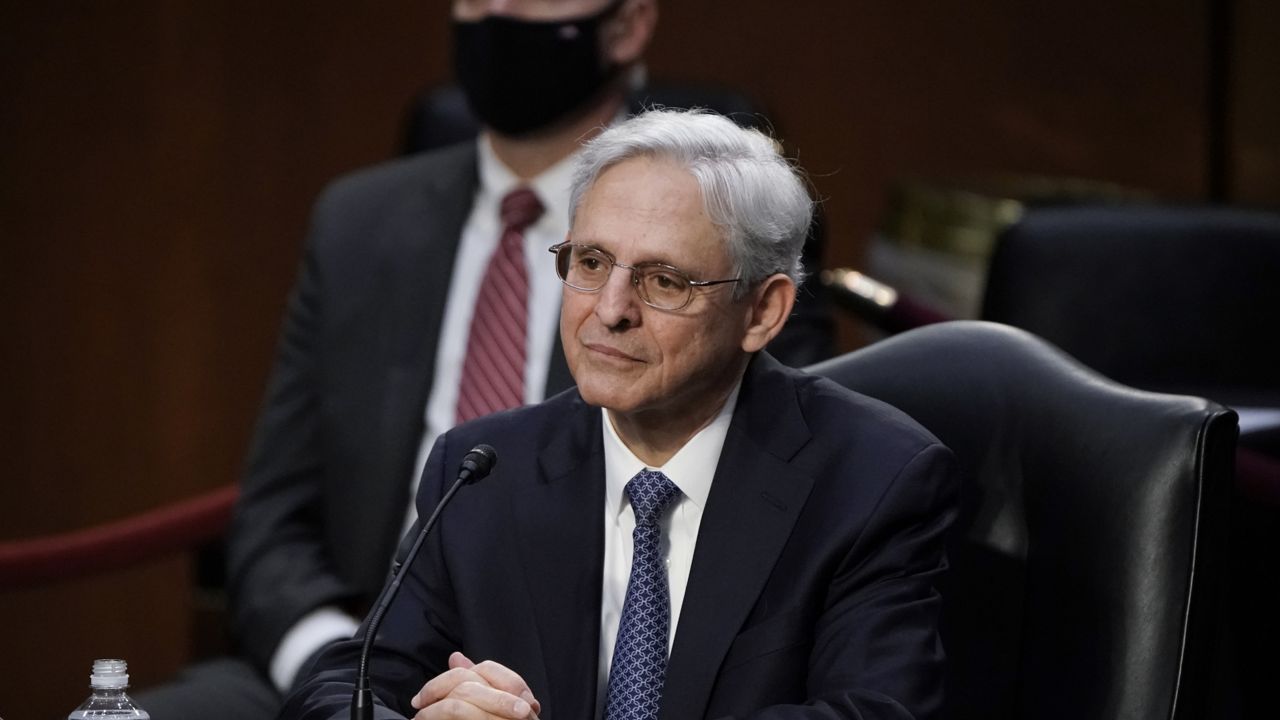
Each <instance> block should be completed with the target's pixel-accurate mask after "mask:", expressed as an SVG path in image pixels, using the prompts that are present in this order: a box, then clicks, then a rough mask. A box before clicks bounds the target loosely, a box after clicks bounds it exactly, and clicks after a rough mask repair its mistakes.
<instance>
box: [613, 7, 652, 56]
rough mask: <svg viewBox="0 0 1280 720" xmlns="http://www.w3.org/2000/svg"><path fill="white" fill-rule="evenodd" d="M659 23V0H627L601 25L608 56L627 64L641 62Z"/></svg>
mask: <svg viewBox="0 0 1280 720" xmlns="http://www.w3.org/2000/svg"><path fill="white" fill-rule="evenodd" d="M657 26H658V1H657V0H623V2H622V7H620V8H618V10H617V12H615V13H614V14H613V16H612V17H610V18H609V19H608V20H606V21H605V23H604V27H603V28H601V30H602V32H603V34H604V38H603V41H604V52H605V57H607V58H608V59H609V60H610V61H611V62H613V63H614V64H616V65H621V66H624V67H625V66H627V65H631V64H633V63H635V62H638V61H639V60H640V58H641V57H643V56H644V51H645V49H646V48H647V47H649V40H651V39H652V38H653V30H654V28H656V27H657Z"/></svg>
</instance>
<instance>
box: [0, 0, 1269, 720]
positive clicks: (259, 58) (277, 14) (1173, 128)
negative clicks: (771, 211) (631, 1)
mask: <svg viewBox="0 0 1280 720" xmlns="http://www.w3.org/2000/svg"><path fill="white" fill-rule="evenodd" d="M447 16H448V11H447V4H446V3H443V2H408V1H407V0H388V1H386V2H379V3H367V4H366V3H350V2H337V1H335V0H308V1H307V2H300V1H297V0H277V1H275V2H266V3H264V2H243V1H237V0H223V1H217V0H131V1H130V2H119V1H118V0H117V1H115V2H107V1H106V0H50V1H49V2H17V1H15V0H5V1H4V2H2V3H0V98H3V100H2V101H0V327H3V328H4V332H5V334H6V338H5V340H4V342H3V343H0V407H3V408H4V409H5V416H6V417H5V419H4V420H3V431H2V432H0V457H3V458H4V464H3V466H2V467H0V541H3V540H11V539H15V538H27V537H32V536H38V535H42V534H46V533H55V532H60V531H65V530H70V529H74V528H79V527H84V526H86V525H92V524H95V523H102V522H106V521H110V520H113V519H117V518H121V517H125V516H128V515H131V514H134V513H138V512H142V511H145V510H148V509H151V508H155V507H158V506H161V505H164V504H166V503H169V502H172V501H175V500H179V499H182V498H187V497H191V496H194V495H198V494H200V493H202V492H205V491H209V490H212V489H215V488H218V487H220V486H223V485H225V484H227V483H230V482H233V481H235V480H236V479H237V478H238V476H239V471H240V467H241V463H242V461H243V456H244V454H245V451H246V445H247V441H248V438H249V434H250V430H251V426H252V423H253V420H254V417H255V414H256V411H257V407H258V403H259V401H260V399H261V394H262V391H263V387H264V383H265V380H266V375H267V371H268V368H269V364H270V361H271V359H272V354H273V346H274V342H275V337H276V333H277V330H278V328H279V322H280V318H281V315H282V312H283V309H284V302H285V296H286V293H287V291H288V289H289V287H290V285H291V283H292V280H293V277H294V272H295V265H296V262H297V261H298V258H299V256H300V249H301V244H302V241H303V235H304V230H305V227H306V224H307V215H308V210H309V206H310V204H311V202H312V200H313V199H314V197H315V195H316V193H317V192H318V191H319V190H320V189H321V187H322V186H323V185H324V184H325V183H326V182H327V181H328V180H330V179H332V178H333V177H335V176H336V175H338V174H340V173H343V172H346V171H349V170H352V169H355V168H357V167H360V166H363V165H367V164H370V163H374V162H378V161H380V160H383V159H386V158H389V157H391V156H393V155H395V154H397V153H398V152H399V149H400V146H401V142H402V136H403V132H404V122H405V117H406V112H407V110H408V107H409V103H410V101H411V99H412V97H413V96H414V95H415V94H416V93H418V92H419V91H420V90H422V89H423V88H424V87H427V86H430V85H437V84H441V83H446V82H449V81H450V79H451V78H450V66H449V60H448V58H449V33H448V17H447ZM648 65H649V71H650V76H651V77H652V78H653V79H655V80H666V81H675V82H681V83H693V84H709V85H721V86H728V87H732V88H735V89H737V90H739V91H741V92H743V93H745V94H747V95H748V96H749V97H751V98H752V99H753V100H755V101H756V102H757V103H758V104H759V105H760V107H761V108H762V110H763V111H764V112H765V113H766V114H767V115H768V117H769V118H770V119H771V121H772V122H773V123H774V125H775V128H776V133H777V135H778V136H779V137H780V138H781V139H782V140H783V141H784V143H785V145H786V147H787V149H788V152H789V153H790V154H791V155H793V156H794V157H796V158H798V160H799V161H800V163H801V164H802V165H803V166H804V167H805V168H806V169H807V170H808V172H809V173H810V175H811V177H812V181H813V184H814V186H815V188H816V190H817V192H818V194H819V195H820V197H821V198H822V200H823V206H824V210H825V214H826V221H827V246H826V264H828V265H832V266H835V265H850V266H855V267H860V266H863V265H865V264H866V263H867V262H868V258H869V256H870V255H871V253H872V249H873V237H874V236H875V235H876V234H877V232H878V231H879V232H880V233H881V234H884V232H885V229H886V228H890V229H892V228H894V227H897V226H896V225H895V222H897V221H898V220H900V218H899V217H898V216H897V215H895V213H897V212H899V211H900V208H901V203H902V198H903V197H906V196H908V195H909V194H910V191H911V190H912V189H913V188H916V189H918V188H919V187H921V186H923V187H927V188H935V187H943V188H946V187H953V186H954V187H971V186H972V185H973V184H974V183H982V182H986V181H989V180H991V179H993V178H1007V177H1009V176H1017V177H1029V176H1035V177H1042V178H1057V179H1061V180H1063V181H1067V180H1071V181H1077V180H1078V181H1086V182H1087V183H1089V187H1091V188H1099V187H1101V188H1120V189H1122V190H1123V192H1134V193H1138V194H1148V195H1149V196H1153V197H1158V198H1162V199H1168V200H1173V201H1180V202H1181V201H1187V202H1204V201H1213V202H1230V203H1233V204H1241V205H1246V206H1254V207H1270V208H1275V207H1277V206H1280V92H1278V91H1277V80H1276V71H1277V69H1280V3H1275V2H1272V1H1271V0H1222V1H1214V0H1162V1H1159V2H1152V1H1150V0H1147V1H1138V0H1077V1H1075V2H1070V3H1064V2H1027V1H1026V0H970V1H969V2H945V1H943V2H938V1H936V0H934V1H930V2H924V1H923V0H900V1H898V2H892V3H888V2H865V1H863V2H859V1H853V2H818V1H817V0H795V1H793V2H788V3H779V2H777V1H776V0H735V1H734V2H732V3H725V2H706V1H704V2H694V1H692V0H671V1H669V2H665V3H662V5H661V20H660V25H659V30H658V33H657V37H656V42H655V43H654V45H653V48H652V51H651V53H650V55H649V63H648ZM895 208H896V209H895ZM870 339H871V335H870V334H869V332H868V330H867V329H866V328H865V327H863V326H860V325H859V324H858V323H857V322H856V321H854V320H852V319H848V318H844V319H842V320H841V326H840V347H841V349H842V350H849V349H853V348H856V347H858V346H860V345H861V344H863V343H865V342H868V341H869V340H870ZM199 571H200V570H199V566H198V565H197V564H196V563H193V561H192V558H191V557H190V556H185V555H183V556H174V557H171V558H164V559H162V560H159V561H156V562H152V563H148V564H146V565H144V566H141V567H136V568H131V569H128V570H123V571H117V572H110V573H105V574H97V575H92V576H89V577H86V578H83V579H68V580H62V581H58V582H52V583H45V584H41V585H39V586H36V587H22V588H4V587H0V622H3V628H4V630H3V632H0V637H3V641H0V648H3V650H4V651H5V655H6V656H7V660H6V663H5V664H6V671H5V673H4V674H3V677H2V678H0V715H3V716H4V717H9V718H25V717H58V716H65V714H66V713H67V712H69V711H70V710H71V709H72V708H74V707H75V706H76V705H77V704H78V703H79V702H80V700H81V699H83V697H84V695H85V694H86V692H87V689H86V680H87V677H86V676H87V674H88V670H89V666H90V664H91V662H92V660H93V659H94V658H97V657H117V656H118V657H124V658H126V659H127V660H128V661H129V667H130V671H131V674H132V675H133V680H134V685H135V686H136V685H146V684H149V683H152V682H155V681H159V680H161V679H163V678H165V677H167V676H168V675H170V674H171V673H172V672H174V671H175V670H177V669H178V668H179V667H180V666H182V665H183V664H184V663H185V662H186V661H187V660H189V659H191V658H194V657H197V656H199V655H201V654H203V653H208V652H211V651H213V650H216V649H218V647H219V643H221V642H222V637H221V627H220V624H219V623H220V622H221V619H220V618H219V616H218V614H217V598H216V597H208V596H207V595H208V594H207V593H204V594H202V593H201V592H200V591H199V590H198V586H199V583H198V582H197V581H198V578H197V575H198V573H199Z"/></svg>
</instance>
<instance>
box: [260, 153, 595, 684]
mask: <svg viewBox="0 0 1280 720" xmlns="http://www.w3.org/2000/svg"><path fill="white" fill-rule="evenodd" d="M476 145H477V156H478V164H479V167H478V169H479V176H480V187H479V189H478V191H477V193H476V196H475V200H474V203H473V204H472V206H471V214H470V215H469V216H468V217H467V222H466V224H465V225H464V226H463V228H462V238H461V240H460V242H459V244H458V252H457V254H456V256H455V258H454V263H453V275H452V278H451V280H450V282H449V294H448V297H447V299H446V300H445V310H444V321H443V324H442V326H441V330H440V337H439V339H438V341H437V343H436V364H435V375H434V376H433V377H432V381H431V395H430V396H429V397H428V398H427V406H426V410H425V413H426V430H425V432H424V433H423V435H422V442H421V444H420V446H419V449H418V456H417V460H416V461H415V462H414V468H413V478H412V490H411V493H410V495H409V497H410V498H412V497H414V496H416V495H417V489H418V479H419V476H420V475H421V474H422V468H423V466H424V465H426V462H427V455H428V454H430V452H431V446H432V445H433V444H434V443H435V440H436V437H437V436H438V435H439V434H440V433H443V432H444V431H446V430H448V429H449V428H451V427H453V425H454V418H455V413H456V411H457V404H458V385H459V383H461V381H462V362H463V359H464V358H465V357H466V352H467V338H468V336H469V334H470V331H471V316H472V315H473V313H474V311H475V304H476V297H477V295H478V294H479V292H480V283H481V282H482V281H483V279H484V272H485V269H486V268H487V267H488V264H489V256H490V255H492V254H493V250H494V248H496V247H497V246H498V240H499V239H500V237H501V235H502V230H503V227H502V218H501V214H500V208H501V205H502V199H503V198H504V197H506V195H507V193H509V192H511V191H512V190H514V189H515V188H516V187H517V186H519V185H521V184H527V185H529V186H530V187H532V188H533V190H534V192H535V193H537V195H538V199H539V200H541V201H542V205H543V208H544V212H543V214H542V217H540V218H538V221H537V222H535V223H534V224H532V225H530V226H529V227H528V228H526V229H525V232H524V255H525V265H526V269H527V272H528V277H529V322H528V325H527V326H526V328H527V339H526V343H527V346H526V348H525V373H524V401H525V402H526V403H536V402H540V401H541V400H542V399H543V398H544V397H545V394H546V384H547V371H548V368H549V367H550V365H551V351H552V348H554V347H555V336H556V333H557V332H558V330H559V328H558V324H559V318H560V289H561V284H560V278H558V277H557V276H556V271H555V264H554V260H553V258H552V256H551V254H550V253H548V252H547V248H549V247H551V246H552V245H554V244H556V243H558V242H562V241H563V240H564V239H565V237H566V236H567V235H568V233H569V185H570V181H571V180H572V176H573V158H574V156H572V155H570V156H569V157H567V158H565V159H563V160H561V161H560V162H559V163H557V164H556V165H554V166H552V167H551V168H549V169H548V170H546V171H545V172H543V173H542V174H541V175H538V176H537V177H536V178H534V179H533V180H531V181H527V182H524V183H522V182H521V180H520V179H519V178H517V177H516V175H515V174H514V173H512V172H511V170H510V169H508V168H507V166H505V165H503V164H502V161H501V160H499V159H498V158H497V156H496V155H494V153H493V148H492V147H491V146H490V144H489V138H488V135H487V134H482V135H481V136H480V138H479V139H478V140H477V142H476ZM415 515H416V513H415V510H414V506H413V503H412V502H411V503H409V508H408V515H407V517H406V520H405V528H406V529H408V527H409V526H410V525H412V524H413V521H414V518H415ZM390 562H391V559H390V558H388V559H387V563H388V564H390ZM358 627H359V621H358V620H357V619H356V618H354V617H351V616H350V615H347V614H346V613H344V612H342V611H341V610H339V609H337V608H335V607H322V608H318V609H316V610H314V611H312V612H311V613H309V614H307V615H305V616H303V618H302V619H301V620H299V621H298V622H297V623H296V624H294V626H293V627H292V628H290V629H289V631H288V632H287V633H285V636H284V638H283V639H282V640H281V642H280V646H279V647H278V648H276V652H275V655H273V656H272V659H271V668H270V670H271V680H272V682H274V683H275V685H276V687H277V688H279V689H280V691H281V692H284V691H285V690H288V688H289V687H290V686H291V685H292V684H293V680H294V677H295V676H296V675H297V672H298V670H299V668H300V667H301V666H302V663H304V662H306V660H307V658H308V657H310V656H311V655H312V654H313V653H314V652H315V651H316V650H319V649H320V647H321V646H322V645H324V644H325V643H328V642H330V641H332V640H337V639H340V638H349V637H351V636H352V635H354V634H355V631H356V629H357V628H358Z"/></svg>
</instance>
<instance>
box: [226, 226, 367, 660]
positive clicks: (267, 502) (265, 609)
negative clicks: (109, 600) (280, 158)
mask: <svg viewBox="0 0 1280 720" xmlns="http://www.w3.org/2000/svg"><path fill="white" fill-rule="evenodd" d="M321 207H322V205H321V204H318V205H317V211H316V217H313V221H312V227H313V235H312V237H311V238H310V240H309V242H308V247H307V250H306V254H305V256H304V259H303V262H302V267H301V269H300V272H299V277H298V280H297V282H296V285H295V287H294V289H293V291H292V293H291V295H290V298H289V304H288V310H287V313H286V317H285V320H284V326H283V329H282V332H281V336H280V340H279V344H278V347H277V355H276V361H275V366H274V368H273V371H272V375H271V379H270V381H269V384H268V388H267V393H266V398H265V401H264V404H263V407H262V410H261V412H260V414H259V418H258V424H257V426H256V428H255V431H254V438H253V443H252V447H251V450H250V454H249V461H248V466H247V469H246V474H245V476H244V478H243V481H242V487H241V497H240V500H239V502H238V504H237V507H236V512H235V516H234V520H233V522H232V527H231V533H230V536H229V539H228V591H229V606H230V610H231V623H232V632H233V634H234V636H235V638H236V640H237V642H238V643H239V644H240V646H241V648H242V649H243V650H244V651H245V653H246V654H247V655H248V656H249V658H250V659H251V660H252V661H253V662H254V663H255V664H256V665H257V666H258V667H259V668H262V669H264V670H265V669H266V668H267V666H268V664H269V662H270V659H271V656H272V654H273V653H274V652H275V650H276V646H277V645H278V643H279V642H280V639H281V638H282V637H283V635H284V634H285V632H286V631H287V630H288V629H289V628H290V627H291V626H292V625H293V624H294V623H295V622H296V621H297V620H299V619H300V618H301V617H302V616H303V615H305V614H306V613H307V612H309V611H311V610H313V609H315V608H318V607H320V606H322V605H326V604H331V603H336V602H340V601H342V600H343V599H345V598H347V597H349V596H350V595H351V593H352V591H351V589H350V588H349V587H347V586H346V585H345V584H344V583H343V582H342V581H340V580H339V579H338V577H337V575H336V573H335V572H334V570H333V567H332V562H331V559H330V557H329V556H328V553H327V550H326V544H325V542H324V539H323V523H324V517H323V515H324V509H323V502H322V498H321V496H320V495H321V493H322V492H323V488H324V483H323V481H322V477H321V475H322V473H323V468H322V467H321V465H322V457H323V453H322V451H321V448H320V447H319V444H320V442H321V438H320V430H319V423H320V413H321V410H322V409H321V407H320V405H321V403H320V399H319V393H320V387H321V378H320V377H318V375H319V370H318V352H319V346H320V344H321V343H320V340H319V335H320V327H321V322H322V315H323V314H324V311H325V308H324V307H323V302H322V298H323V297H324V289H323V286H324V281H325V279H324V278H323V277H322V272H321V263H320V262H319V260H318V259H317V252H318V251H317V247H316V231H315V230H314V228H317V227H319V226H321V225H323V220H321V219H320V215H321V214H322V213H321V209H320V208H321Z"/></svg>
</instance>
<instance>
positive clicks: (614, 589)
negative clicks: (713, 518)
mask: <svg viewBox="0 0 1280 720" xmlns="http://www.w3.org/2000/svg"><path fill="white" fill-rule="evenodd" d="M741 386H742V384H741V380H739V383H738V385H736V386H735V387H734V388H733V391H732V392H731V393H729V397H728V398H727V399H726V400H725V403H724V406H723V407H722V408H720V412H719V413H718V414H717V415H716V416H715V418H714V419H712V420H711V422H710V423H708V424H707V425H706V426H705V427H703V428H702V429H701V430H699V431H698V432H697V433H696V434H695V435H694V436H693V437H692V438H690V439H689V441H688V442H687V443H685V445H684V447H682V448H680V450H679V451H678V452H677V453H676V454H675V455H674V456H672V458H671V459H670V460H668V461H667V463H666V464H665V465H663V466H662V467H660V468H650V467H648V466H647V465H645V464H644V463H643V462H641V461H640V459H639V458H637V457H636V456H635V454H634V453H632V452H631V450H630V449H629V448H628V447H627V446H626V444H625V443H623V441H622V438H620V437H618V433H617V430H615V429H614V427H613V423H612V421H610V420H609V413H608V411H607V410H601V412H602V413H604V422H603V425H604V430H603V434H604V479H605V508H604V510H605V512H604V587H603V592H602V593H601V602H600V664H599V675H598V684H597V693H596V717H597V718H599V717H601V715H602V714H603V712H604V702H605V699H606V698H605V696H606V694H607V693H606V691H607V689H608V683H609V665H610V663H611V662H612V661H613V646H614V643H615V642H616V641H617V635H618V622H619V621H620V619H621V617H622V605H623V602H624V601H625V600H626V597H627V583H628V581H629V579H630V576H631V555H632V551H633V542H632V531H634V530H635V527H636V519H635V514H634V513H633V512H632V510H631V503H630V502H629V501H628V500H627V496H626V493H625V492H624V490H623V489H624V488H625V487H626V485H627V482H628V481H630V480H631V478H633V477H635V474H636V473H638V472H640V471H641V470H644V469H650V470H659V471H661V472H662V474H664V475H666V476H667V478H668V479H669V480H671V482H673V483H675V485H676V487H678V488H679V489H680V497H679V498H678V499H677V500H676V501H675V503H673V504H672V507H671V508H670V509H668V510H667V512H666V513H664V514H663V516H662V518H661V519H660V520H659V525H660V526H661V528H662V541H661V549H660V551H661V552H662V554H663V555H664V557H665V558H666V563H667V582H668V585H669V586H670V590H671V626H670V633H669V635H668V638H667V651H668V652H670V651H671V646H672V643H674V642H675V635H676V628H677V625H678V621H679V619H680V609H681V607H682V606H683V604H684V591H685V588H686V587H687V586H688V584H689V569H690V568H691V567H692V565H693V550H694V547H695V545H696V544H697V542H698V528H699V527H700V526H701V524H702V511H703V509H704V508H705V507H706V506H707V498H708V497H709V496H710V495H711V480H712V478H713V477H714V476H715V473H716V467H717V466H718V465H719V463H720V452H721V451H722V450H723V449H724V441H725V437H727V436H728V433H729V424H730V421H731V420H732V419H733V409H734V407H736V406H737V404H738V390H739V389H740V388H741Z"/></svg>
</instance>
